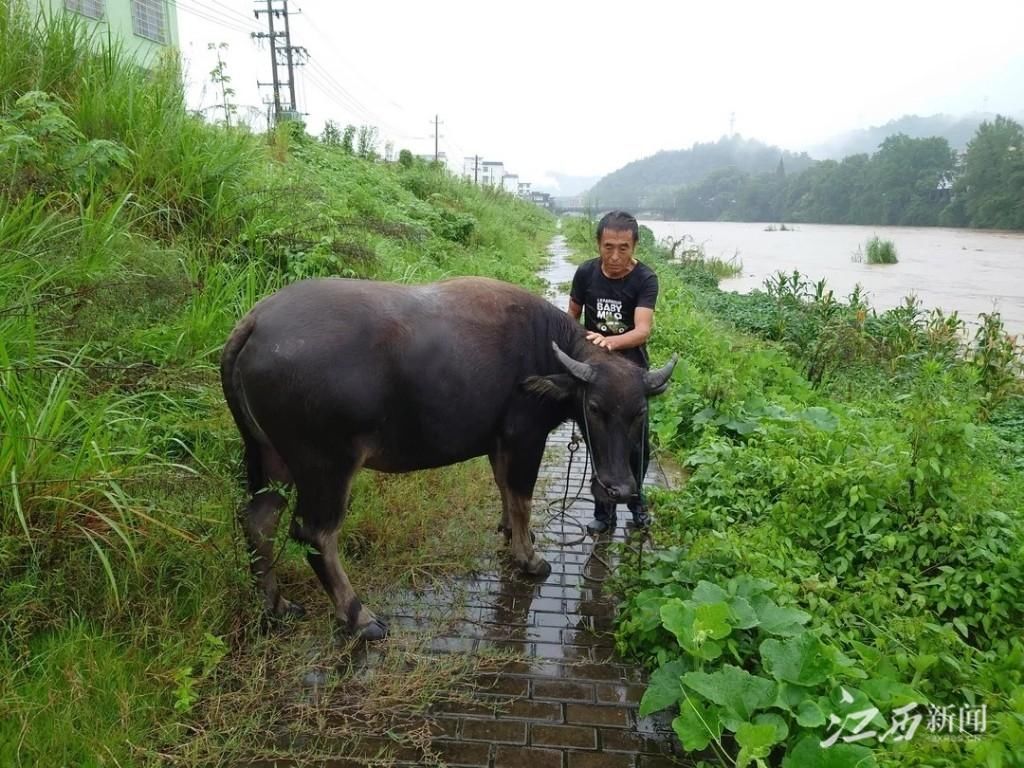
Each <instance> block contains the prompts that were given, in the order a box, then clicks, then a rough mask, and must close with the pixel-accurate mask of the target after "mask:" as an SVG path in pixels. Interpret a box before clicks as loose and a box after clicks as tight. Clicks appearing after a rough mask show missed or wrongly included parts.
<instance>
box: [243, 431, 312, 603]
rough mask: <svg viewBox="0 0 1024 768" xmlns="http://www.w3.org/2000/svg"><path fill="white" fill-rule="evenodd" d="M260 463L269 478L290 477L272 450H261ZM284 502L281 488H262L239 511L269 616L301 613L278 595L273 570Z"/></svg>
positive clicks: (287, 478)
mask: <svg viewBox="0 0 1024 768" xmlns="http://www.w3.org/2000/svg"><path fill="white" fill-rule="evenodd" d="M262 466H263V467H265V468H266V470H267V474H268V475H269V476H270V479H272V480H276V481H278V482H288V481H289V480H290V478H289V476H288V472H287V469H286V468H285V467H284V465H283V463H282V462H281V460H280V459H279V458H278V457H277V454H276V453H274V452H273V451H272V450H269V449H268V450H265V451H264V455H263V456H262ZM285 502H286V500H285V497H284V496H283V495H281V493H280V492H278V491H276V490H269V489H261V490H259V491H257V492H256V493H255V494H254V495H253V497H252V499H250V500H249V503H248V504H247V505H246V507H245V508H244V509H243V510H242V513H241V514H240V515H239V519H240V521H241V523H242V530H243V531H244V532H245V539H246V542H247V543H248V544H249V554H250V558H251V559H250V567H251V569H252V575H253V577H254V578H255V580H256V585H257V587H258V588H259V590H260V591H261V592H262V593H263V607H264V610H265V611H266V613H267V615H268V616H269V617H270V618H272V619H282V618H285V617H287V616H301V615H302V614H303V613H304V611H303V609H302V606H301V605H299V604H298V603H293V602H291V601H290V600H285V599H284V598H283V597H282V596H281V592H280V590H279V589H278V586H277V577H276V576H275V574H274V568H273V562H274V533H275V531H276V530H277V524H278V522H279V521H280V519H281V510H282V509H283V508H284V505H285Z"/></svg>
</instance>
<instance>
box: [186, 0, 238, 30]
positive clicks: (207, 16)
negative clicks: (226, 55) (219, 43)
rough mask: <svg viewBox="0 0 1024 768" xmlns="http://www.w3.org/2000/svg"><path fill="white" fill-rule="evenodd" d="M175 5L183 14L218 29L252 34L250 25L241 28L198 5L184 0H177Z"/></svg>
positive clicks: (235, 23) (234, 22)
mask: <svg viewBox="0 0 1024 768" xmlns="http://www.w3.org/2000/svg"><path fill="white" fill-rule="evenodd" d="M175 4H176V5H177V7H179V8H180V9H181V10H183V11H185V13H187V14H189V15H191V16H195V17H196V18H199V19H202V20H203V21H208V22H210V23H212V24H215V25H217V26H219V27H224V28H226V29H230V30H233V31H235V32H242V33H245V34H249V33H250V32H252V25H251V24H250V26H248V27H243V26H242V24H241V23H240V22H237V21H234V20H230V19H226V18H224V17H222V16H218V15H215V14H216V11H211V10H208V9H205V8H203V7H202V6H201V5H200V4H198V3H197V4H195V5H193V3H192V2H185V0H177V2H176V3H175Z"/></svg>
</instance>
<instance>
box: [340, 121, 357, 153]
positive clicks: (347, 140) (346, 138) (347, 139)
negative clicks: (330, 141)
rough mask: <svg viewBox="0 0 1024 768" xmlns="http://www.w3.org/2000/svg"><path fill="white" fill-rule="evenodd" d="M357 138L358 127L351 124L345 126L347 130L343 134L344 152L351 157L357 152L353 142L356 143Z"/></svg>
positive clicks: (342, 144)
mask: <svg viewBox="0 0 1024 768" xmlns="http://www.w3.org/2000/svg"><path fill="white" fill-rule="evenodd" d="M355 138H356V127H355V126H354V125H352V124H351V123H349V124H348V125H346V126H345V130H344V131H343V132H342V134H341V149H342V151H344V152H345V153H346V154H349V155H351V154H353V152H355V149H354V147H353V142H354V141H355Z"/></svg>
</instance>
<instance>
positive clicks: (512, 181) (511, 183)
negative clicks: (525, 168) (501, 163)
mask: <svg viewBox="0 0 1024 768" xmlns="http://www.w3.org/2000/svg"><path fill="white" fill-rule="evenodd" d="M501 188H502V190H503V191H505V192H508V193H509V194H510V195H517V194H519V175H518V174H516V173H506V174H505V175H504V176H502V177H501Z"/></svg>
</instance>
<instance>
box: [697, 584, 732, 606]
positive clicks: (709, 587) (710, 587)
mask: <svg viewBox="0 0 1024 768" xmlns="http://www.w3.org/2000/svg"><path fill="white" fill-rule="evenodd" d="M691 599H692V600H693V601H694V602H695V603H724V602H725V601H726V600H728V599H729V595H727V594H726V592H725V590H724V589H722V588H721V587H720V586H718V585H717V584H712V583H711V582H710V581H704V580H701V581H698V582H697V586H696V587H694V590H693V597H692V598H691Z"/></svg>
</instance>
